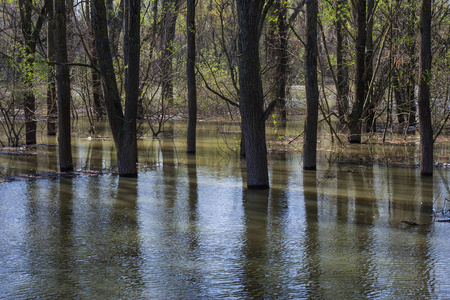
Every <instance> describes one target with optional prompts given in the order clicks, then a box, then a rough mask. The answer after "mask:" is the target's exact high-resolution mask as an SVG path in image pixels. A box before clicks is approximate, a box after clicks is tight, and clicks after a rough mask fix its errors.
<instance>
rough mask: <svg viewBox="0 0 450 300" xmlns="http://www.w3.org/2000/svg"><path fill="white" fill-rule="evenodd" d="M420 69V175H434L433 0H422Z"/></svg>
mask: <svg viewBox="0 0 450 300" xmlns="http://www.w3.org/2000/svg"><path fill="white" fill-rule="evenodd" d="M420 33H421V39H420V67H419V101H418V102H419V122H420V149H421V155H420V174H421V175H422V176H432V175H433V128H432V124H431V109H430V83H431V0H422V3H421V7H420Z"/></svg>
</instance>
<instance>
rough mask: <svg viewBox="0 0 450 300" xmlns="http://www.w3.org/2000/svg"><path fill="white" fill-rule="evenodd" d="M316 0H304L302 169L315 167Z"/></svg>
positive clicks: (316, 109)
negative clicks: (304, 92)
mask: <svg viewBox="0 0 450 300" xmlns="http://www.w3.org/2000/svg"><path fill="white" fill-rule="evenodd" d="M317 14H318V3H317V0H306V47H305V48H306V49H305V51H306V56H305V90H306V121H305V139H304V142H303V169H304V170H315V169H316V153H317V119H318V115H319V88H318V81H317V55H318V54H317V53H318V50H317Z"/></svg>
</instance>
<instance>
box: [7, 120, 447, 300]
mask: <svg viewBox="0 0 450 300" xmlns="http://www.w3.org/2000/svg"><path fill="white" fill-rule="evenodd" d="M230 126H231V125H230ZM233 126H234V125H233ZM208 130H209V131H208V134H207V135H205V136H203V137H201V138H200V139H199V153H198V155H196V156H192V155H186V154H185V153H184V147H185V144H184V143H185V142H184V137H183V136H181V137H179V138H178V137H174V132H175V131H176V130H173V131H170V132H166V133H167V134H168V136H166V137H164V138H161V139H148V140H142V141H140V151H142V155H141V156H140V167H141V169H140V173H139V178H138V179H122V178H118V177H117V176H116V175H114V174H103V175H101V176H78V177H73V178H69V177H64V176H60V177H58V178H54V179H45V180H27V181H15V182H8V183H4V184H0V265H1V266H2V268H0V298H2V299H3V298H4V299H12V298H23V299H26V298H49V299H52V298H69V299H78V298H89V299H105V298H108V299H118V298H121V299H162V298H164V299H204V298H207V299H220V298H238V299H243V298H254V299H371V298H384V299H405V298H408V299H423V298H426V299H429V298H431V299H433V298H439V297H442V298H445V297H447V296H450V282H449V280H448V278H447V274H448V273H449V272H450V264H449V263H448V262H449V261H450V256H449V252H448V251H447V250H448V246H449V242H448V224H447V223H434V222H433V221H434V219H433V216H432V213H433V210H437V209H439V208H440V207H443V206H444V205H445V203H446V200H445V198H448V197H449V194H450V193H449V188H448V171H445V170H444V169H439V172H437V176H435V177H434V178H421V177H419V176H417V174H418V171H417V170H415V169H410V168H395V167H385V166H377V165H370V166H368V165H364V166H359V165H354V164H340V165H338V166H337V165H336V164H326V163H322V164H321V165H320V168H319V170H318V171H317V172H304V171H302V169H301V165H300V164H299V162H300V161H301V155H300V154H299V153H296V152H285V151H280V152H277V151H273V152H270V155H269V161H270V180H271V189H270V190H267V191H251V190H247V189H245V188H243V187H244V186H245V184H244V180H243V177H244V176H245V165H244V163H243V162H242V161H241V160H240V159H239V157H236V156H234V155H233V154H229V153H228V154H227V153H226V151H225V149H228V148H227V146H226V145H225V143H224V142H223V141H222V140H221V139H218V138H217V137H215V136H214V134H213V133H214V132H215V131H214V130H216V129H215V128H213V129H211V128H208ZM288 130H289V129H286V128H279V134H282V135H284V134H287V131H288ZM216 131H217V130H216ZM212 132H213V133H212ZM229 132H234V131H232V130H230V131H229ZM232 134H233V133H230V134H229V136H227V138H228V139H229V141H231V140H232V137H231V135H232ZM74 149H75V150H76V151H74V153H76V157H77V158H78V160H77V161H78V163H77V164H78V165H79V166H81V168H86V169H91V170H92V169H97V168H99V169H106V168H110V167H111V166H113V165H114V163H115V158H114V151H113V144H112V143H111V142H110V141H107V140H104V141H100V140H85V139H83V140H79V141H78V142H77V143H75V144H74ZM49 152H50V151H49ZM30 159H31V160H32V161H28V162H27V163H30V164H35V165H37V166H38V169H39V168H40V169H46V168H49V169H51V168H53V167H52V164H53V163H54V162H52V158H51V155H48V156H39V155H37V156H34V157H30ZM16 162H17V160H16ZM404 221H407V222H404Z"/></svg>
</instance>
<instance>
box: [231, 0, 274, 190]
mask: <svg viewBox="0 0 450 300" xmlns="http://www.w3.org/2000/svg"><path fill="white" fill-rule="evenodd" d="M264 3H265V1H263V0H255V1H247V0H237V1H236V4H237V12H238V23H239V50H240V51H239V53H240V55H239V62H238V69H239V86H240V99H241V104H240V112H241V119H242V120H241V122H242V133H243V137H244V143H245V155H246V164H247V187H248V188H249V189H266V188H269V173H268V167H267V148H266V132H265V115H264V99H263V88H262V82H261V65H260V58H259V37H260V32H259V23H260V21H261V18H262V11H263V6H264Z"/></svg>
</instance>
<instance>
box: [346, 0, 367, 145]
mask: <svg viewBox="0 0 450 300" xmlns="http://www.w3.org/2000/svg"><path fill="white" fill-rule="evenodd" d="M355 3H356V14H357V16H356V17H357V25H356V58H355V63H356V72H355V99H354V103H353V109H352V113H351V114H350V137H349V142H350V143H358V144H359V143H361V117H362V114H363V110H364V100H365V87H366V79H365V75H366V74H365V72H366V68H365V60H366V0H358V1H355Z"/></svg>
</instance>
